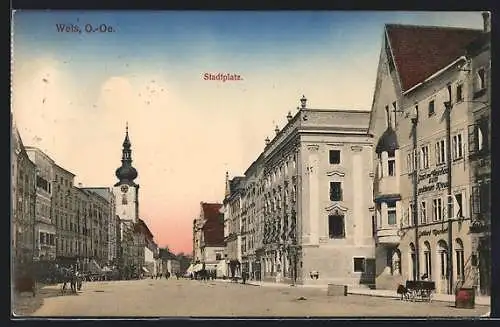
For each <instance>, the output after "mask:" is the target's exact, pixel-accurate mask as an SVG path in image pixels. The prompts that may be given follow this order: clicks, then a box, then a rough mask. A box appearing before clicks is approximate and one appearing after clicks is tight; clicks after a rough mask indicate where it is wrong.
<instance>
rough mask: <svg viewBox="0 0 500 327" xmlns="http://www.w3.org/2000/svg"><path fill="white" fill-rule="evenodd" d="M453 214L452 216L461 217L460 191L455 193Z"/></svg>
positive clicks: (461, 198)
mask: <svg viewBox="0 0 500 327" xmlns="http://www.w3.org/2000/svg"><path fill="white" fill-rule="evenodd" d="M453 216H454V217H463V216H464V211H463V196H462V193H457V194H455V201H454V205H453Z"/></svg>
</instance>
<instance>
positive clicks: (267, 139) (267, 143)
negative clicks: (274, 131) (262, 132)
mask: <svg viewBox="0 0 500 327" xmlns="http://www.w3.org/2000/svg"><path fill="white" fill-rule="evenodd" d="M269 143H271V140H269V137H266V145H269Z"/></svg>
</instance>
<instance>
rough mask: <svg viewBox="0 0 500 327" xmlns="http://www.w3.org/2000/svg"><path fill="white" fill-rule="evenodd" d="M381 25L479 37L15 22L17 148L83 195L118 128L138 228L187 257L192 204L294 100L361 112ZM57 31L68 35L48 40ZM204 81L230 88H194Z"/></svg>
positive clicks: (183, 19)
mask: <svg viewBox="0 0 500 327" xmlns="http://www.w3.org/2000/svg"><path fill="white" fill-rule="evenodd" d="M386 23H400V24H417V25H435V26H457V27H466V28H477V29H481V28H482V17H481V14H480V13H479V12H363V11H357V12H349V11H342V12H333V11H293V12H292V11H289V12H287V11H274V12H259V11H249V12H245V11H239V12H228V11H224V12H216V11H214V12H210V11H203V12H202V11H163V12H162V11H121V12H120V11H50V10H48V11H16V12H15V13H14V14H13V19H12V31H13V33H12V51H13V55H12V58H13V59H12V65H11V68H12V111H13V115H14V120H15V122H16V125H17V126H18V129H19V132H20V134H21V137H22V139H23V142H24V144H25V145H31V146H37V147H39V148H40V149H41V150H42V151H44V152H45V153H47V154H48V155H49V156H50V157H51V158H52V159H53V160H55V161H56V163H57V164H59V165H60V166H62V167H64V168H65V169H67V170H69V171H71V172H73V173H74V174H75V175H76V177H75V185H78V183H82V184H83V186H112V185H113V184H115V183H116V182H117V178H116V177H115V175H114V173H115V170H116V168H118V167H119V166H120V165H121V162H120V159H121V150H122V142H123V139H124V134H125V125H126V122H128V125H129V135H130V140H131V143H132V158H133V166H134V167H135V168H136V169H137V170H138V172H139V177H138V178H137V179H136V182H137V183H139V184H140V192H139V194H140V197H139V203H140V207H139V215H140V217H141V218H142V219H143V220H145V221H146V223H147V224H148V226H149V227H150V229H151V230H152V232H153V234H154V236H155V240H156V242H157V243H158V244H159V245H160V246H165V245H168V246H169V248H170V249H172V250H174V251H175V252H181V251H183V252H187V253H190V252H191V251H192V231H191V230H192V222H193V219H194V218H196V217H198V216H199V214H200V202H202V201H203V202H221V201H222V200H223V196H224V181H225V172H226V171H228V172H229V175H230V177H231V178H232V177H233V176H239V175H243V173H244V172H245V170H246V169H247V168H248V167H249V166H250V164H251V163H252V162H253V161H254V160H255V159H256V158H257V157H258V155H259V154H260V153H261V152H262V151H263V149H264V145H265V143H264V140H265V138H266V137H270V138H272V137H273V135H274V128H275V127H276V125H278V126H279V128H282V127H283V126H284V125H285V122H286V115H287V113H288V112H289V111H290V112H292V114H293V113H295V111H296V108H297V106H298V105H299V99H300V98H301V97H302V95H305V96H306V97H307V99H308V107H312V108H335V109H352V110H369V109H371V102H372V97H373V90H374V87H375V77H376V71H377V64H378V58H379V53H380V47H381V42H382V37H383V27H384V24H386ZM63 25H64V26H65V27H68V29H69V30H71V29H72V27H73V30H77V32H66V31H60V30H58V28H59V29H61V28H62V27H63ZM78 29H79V31H81V33H79V32H78ZM86 30H89V31H90V32H87V31H86ZM100 30H102V31H105V32H100ZM205 73H214V74H217V73H227V74H237V75H240V77H241V79H240V80H237V81H226V82H222V81H211V80H204V78H203V76H204V74H205Z"/></svg>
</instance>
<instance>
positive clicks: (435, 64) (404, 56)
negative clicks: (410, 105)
mask: <svg viewBox="0 0 500 327" xmlns="http://www.w3.org/2000/svg"><path fill="white" fill-rule="evenodd" d="M385 28H386V33H387V37H388V39H389V43H390V49H391V51H392V56H393V58H394V61H395V64H396V69H397V70H398V73H399V78H400V81H401V88H402V91H403V92H404V91H407V90H409V89H410V88H412V87H413V86H415V85H417V84H419V83H421V82H423V81H424V80H425V79H426V78H428V77H429V76H431V75H433V74H434V73H435V72H437V71H439V70H440V69H442V68H444V67H446V66H447V65H449V64H450V63H451V62H453V61H454V60H456V59H458V58H459V57H460V56H463V55H465V48H466V46H467V45H468V44H469V43H470V42H472V41H473V40H474V39H476V38H477V37H479V36H480V35H481V34H482V30H476V29H465V28H455V27H435V26H416V25H394V24H388V25H386V27H385Z"/></svg>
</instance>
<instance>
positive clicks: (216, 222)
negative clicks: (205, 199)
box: [201, 203, 224, 246]
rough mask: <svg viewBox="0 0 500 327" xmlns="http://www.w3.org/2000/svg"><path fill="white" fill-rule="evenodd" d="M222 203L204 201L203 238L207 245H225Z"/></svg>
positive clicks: (202, 205) (202, 206)
mask: <svg viewBox="0 0 500 327" xmlns="http://www.w3.org/2000/svg"><path fill="white" fill-rule="evenodd" d="M221 207H222V205H221V204H220V203H202V204H201V210H203V217H204V218H205V224H204V225H203V238H204V241H205V246H224V221H223V219H221V213H220V211H219V210H220V208H221Z"/></svg>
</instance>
